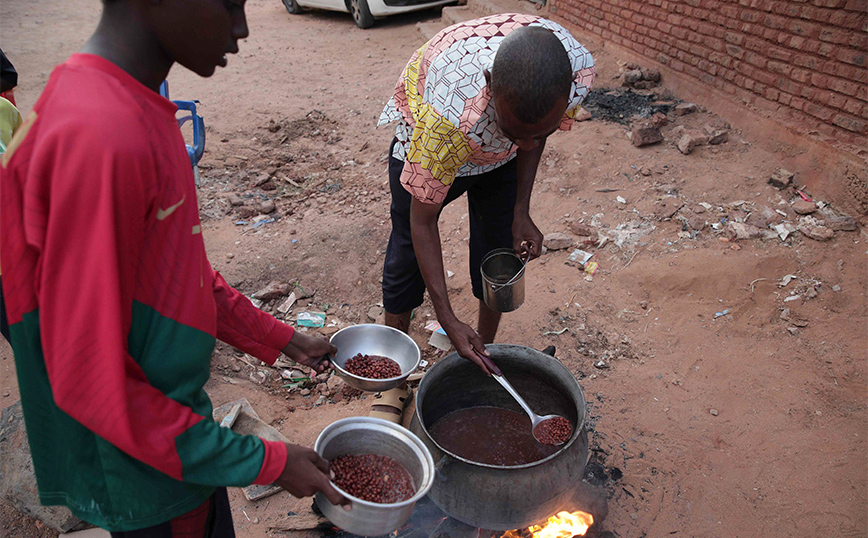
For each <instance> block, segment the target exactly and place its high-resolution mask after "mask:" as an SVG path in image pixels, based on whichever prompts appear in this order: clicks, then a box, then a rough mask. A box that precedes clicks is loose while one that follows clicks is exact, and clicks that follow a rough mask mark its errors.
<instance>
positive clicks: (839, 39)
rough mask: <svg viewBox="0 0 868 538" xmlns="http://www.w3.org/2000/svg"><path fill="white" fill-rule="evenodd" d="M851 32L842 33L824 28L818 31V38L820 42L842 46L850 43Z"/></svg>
mask: <svg viewBox="0 0 868 538" xmlns="http://www.w3.org/2000/svg"><path fill="white" fill-rule="evenodd" d="M850 35H851V32H844V31H842V30H838V29H837V28H824V29H823V30H821V31H820V35H819V36H818V37H819V39H820V41H828V42H830V43H837V44H839V45H842V44H844V43H847V42H848V41H850Z"/></svg>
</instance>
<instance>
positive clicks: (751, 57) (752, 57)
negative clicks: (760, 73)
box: [744, 52, 768, 69]
mask: <svg viewBox="0 0 868 538" xmlns="http://www.w3.org/2000/svg"><path fill="white" fill-rule="evenodd" d="M744 60H745V61H746V62H747V63H749V64H751V65H755V66H757V67H759V68H761V69H762V68H765V66H766V64H768V60H766V59H765V58H763V57H762V56H761V55H759V54H756V53H755V52H748V53H747V56H745V58H744Z"/></svg>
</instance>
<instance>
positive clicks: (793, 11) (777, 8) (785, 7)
mask: <svg viewBox="0 0 868 538" xmlns="http://www.w3.org/2000/svg"><path fill="white" fill-rule="evenodd" d="M800 10H801V7H799V5H798V4H796V3H795V2H775V4H774V5H773V6H772V12H773V13H777V14H778V15H786V16H788V17H798V16H799V11H800Z"/></svg>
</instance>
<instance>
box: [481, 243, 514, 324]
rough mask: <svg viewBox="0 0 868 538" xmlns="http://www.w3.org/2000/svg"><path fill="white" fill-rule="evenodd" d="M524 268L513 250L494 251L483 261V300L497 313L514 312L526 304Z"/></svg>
mask: <svg viewBox="0 0 868 538" xmlns="http://www.w3.org/2000/svg"><path fill="white" fill-rule="evenodd" d="M524 267H525V264H524V263H523V262H522V261H521V258H519V257H518V255H517V254H516V253H515V252H514V251H513V250H512V249H511V248H498V249H495V250H492V251H491V252H489V253H488V254H486V255H485V258H483V259H482V266H481V267H480V270H481V271H482V300H483V301H484V302H485V304H486V305H487V306H488V308H490V309H492V310H494V311H496V312H512V311H513V310H515V309H517V308H518V307H520V306H521V305H522V303H524Z"/></svg>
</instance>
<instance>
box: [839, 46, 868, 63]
mask: <svg viewBox="0 0 868 538" xmlns="http://www.w3.org/2000/svg"><path fill="white" fill-rule="evenodd" d="M835 57H836V58H838V59H839V60H841V61H842V62H847V63H848V64H853V65H858V66H860V67H865V66H866V65H868V63H866V52H865V51H864V50H861V51H856V50H850V49H840V50H838V53H837V54H836V55H835Z"/></svg>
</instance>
